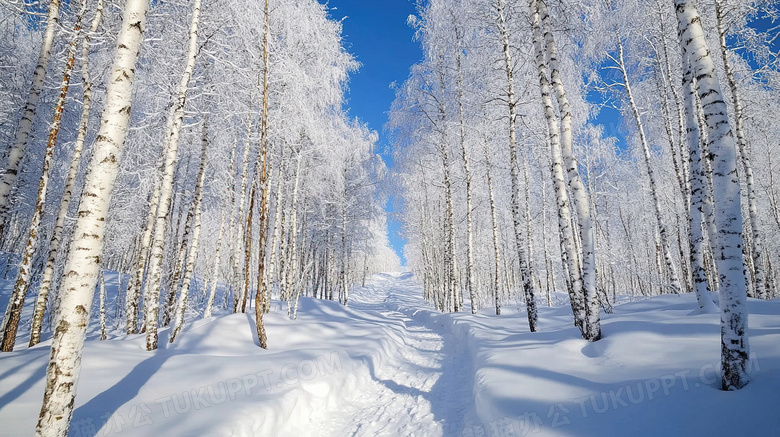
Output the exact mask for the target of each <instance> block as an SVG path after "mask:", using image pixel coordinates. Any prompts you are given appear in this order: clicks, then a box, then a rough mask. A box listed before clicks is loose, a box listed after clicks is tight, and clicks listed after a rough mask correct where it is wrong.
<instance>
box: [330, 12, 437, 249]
mask: <svg viewBox="0 0 780 437" xmlns="http://www.w3.org/2000/svg"><path fill="white" fill-rule="evenodd" d="M321 1H323V2H324V0H321ZM327 4H328V6H329V7H330V16H331V18H333V19H335V20H342V19H343V26H344V32H343V34H344V45H345V47H346V49H347V50H348V51H349V52H350V53H352V54H353V55H354V56H355V57H356V58H357V60H358V61H359V62H360V63H361V64H362V66H361V67H360V70H359V71H358V72H357V73H354V74H352V76H351V78H350V82H349V93H348V94H347V107H349V114H350V115H351V116H352V117H358V118H360V119H361V120H362V121H363V122H365V123H368V125H369V127H370V128H371V129H372V130H375V131H377V132H378V133H379V145H378V146H379V152H380V153H381V154H382V157H383V158H384V160H385V163H386V164H387V166H388V167H392V164H393V162H392V157H391V156H390V150H389V143H388V141H387V136H386V135H385V132H384V131H383V127H384V125H385V123H386V122H387V111H388V110H389V109H390V104H391V103H392V102H393V99H394V98H395V91H394V90H393V89H391V88H390V84H391V83H393V82H396V83H398V84H401V83H403V81H404V80H406V78H407V76H408V75H409V68H410V67H411V66H412V65H413V64H414V63H416V62H417V61H419V60H420V59H421V58H422V52H421V51H420V45H419V43H418V42H417V41H414V39H413V37H414V31H413V30H412V29H411V28H410V27H409V26H407V25H406V19H407V17H409V15H410V14H414V13H415V1H414V0H329V1H327ZM345 17H346V18H345ZM387 209H388V212H390V214H389V217H388V235H389V237H390V244H391V245H392V246H393V248H394V249H395V251H396V253H398V255H399V256H400V257H401V261H402V262H404V263H405V259H404V257H403V246H404V241H403V240H402V239H401V236H400V234H399V227H400V223H399V222H398V221H397V220H395V218H394V217H393V214H392V212H393V211H392V202H391V203H390V204H389V205H388V207H387Z"/></svg>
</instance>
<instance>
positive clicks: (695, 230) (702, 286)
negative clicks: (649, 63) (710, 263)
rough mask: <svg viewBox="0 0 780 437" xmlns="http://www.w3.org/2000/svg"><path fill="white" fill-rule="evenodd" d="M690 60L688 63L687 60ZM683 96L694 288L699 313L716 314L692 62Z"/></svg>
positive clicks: (684, 81)
mask: <svg viewBox="0 0 780 437" xmlns="http://www.w3.org/2000/svg"><path fill="white" fill-rule="evenodd" d="M684 61H687V60H684ZM683 68H684V72H683V95H684V98H685V111H686V114H687V118H686V126H687V127H686V131H687V137H688V138H687V141H688V148H689V149H690V160H689V161H690V174H691V183H690V185H691V209H690V214H689V216H688V217H689V220H690V230H689V231H690V233H689V237H690V238H689V239H690V245H691V270H692V273H693V289H694V291H695V292H696V300H697V302H698V304H699V310H700V311H702V312H706V313H714V312H715V311H716V307H715V304H714V303H713V301H712V298H711V297H710V291H709V287H708V286H707V272H706V271H705V270H704V233H703V229H702V207H703V204H704V190H705V189H706V184H705V181H704V168H703V165H702V158H703V155H702V153H701V144H700V141H701V138H700V135H699V122H698V120H697V119H696V113H697V111H698V109H697V108H696V97H695V95H694V93H695V92H696V90H695V85H694V78H693V71H692V70H691V66H690V63H689V62H686V63H685V64H684V66H683Z"/></svg>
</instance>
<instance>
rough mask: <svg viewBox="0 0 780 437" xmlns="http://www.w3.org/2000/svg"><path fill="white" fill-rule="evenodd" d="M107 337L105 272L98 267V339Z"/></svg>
mask: <svg viewBox="0 0 780 437" xmlns="http://www.w3.org/2000/svg"><path fill="white" fill-rule="evenodd" d="M106 338H108V336H107V335H106V272H105V270H103V268H102V267H101V269H100V340H101V341H102V340H105V339H106Z"/></svg>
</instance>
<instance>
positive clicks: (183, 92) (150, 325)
mask: <svg viewBox="0 0 780 437" xmlns="http://www.w3.org/2000/svg"><path fill="white" fill-rule="evenodd" d="M200 4H201V0H194V2H193V6H192V18H191V22H190V30H189V42H188V46H187V54H186V64H185V67H184V72H183V74H182V76H181V80H180V82H179V85H178V87H177V89H176V96H175V101H174V106H173V108H172V111H171V114H170V117H169V120H168V123H167V129H166V136H165V141H166V147H165V148H164V150H165V166H164V169H163V174H162V179H161V180H160V197H159V200H158V206H157V214H156V217H155V225H154V234H153V239H152V243H151V244H152V246H151V248H152V250H151V255H150V257H149V273H148V279H147V280H148V282H149V285H148V287H149V288H148V289H147V294H146V295H145V296H144V302H145V304H144V305H145V307H146V349H147V350H149V351H152V350H155V349H157V337H158V334H157V320H158V318H159V315H158V310H159V306H160V284H161V279H162V261H163V250H164V244H165V231H166V229H167V226H168V219H169V216H168V214H169V209H170V205H171V196H172V186H173V177H174V170H175V164H176V159H177V157H178V146H179V135H180V133H181V127H182V123H183V121H184V108H185V104H186V102H187V91H188V89H189V83H190V79H191V78H192V72H193V69H194V67H195V59H196V56H197V54H198V24H199V20H200Z"/></svg>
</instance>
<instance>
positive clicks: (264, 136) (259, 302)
mask: <svg viewBox="0 0 780 437" xmlns="http://www.w3.org/2000/svg"><path fill="white" fill-rule="evenodd" d="M270 38H271V16H270V11H269V8H268V0H265V32H264V34H263V119H262V124H261V127H260V156H261V157H262V159H263V167H262V170H261V174H260V186H261V187H262V190H263V191H262V200H261V201H262V205H261V207H260V250H259V253H258V257H259V258H260V267H259V269H258V275H259V276H260V282H261V284H265V281H263V277H264V273H265V246H266V238H267V237H266V233H267V229H268V219H267V217H268V197H269V190H268V180H267V179H268V69H269V65H268V40H269V39H270ZM262 288H264V287H262V286H261V289H260V290H257V295H256V296H255V326H256V328H257V339H258V340H259V341H260V347H261V348H263V349H268V339H267V337H266V333H265V325H263V308H264V307H265V306H267V305H268V302H264V297H265V295H266V290H264V289H262Z"/></svg>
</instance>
